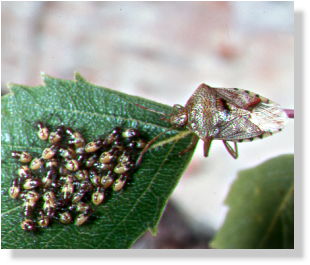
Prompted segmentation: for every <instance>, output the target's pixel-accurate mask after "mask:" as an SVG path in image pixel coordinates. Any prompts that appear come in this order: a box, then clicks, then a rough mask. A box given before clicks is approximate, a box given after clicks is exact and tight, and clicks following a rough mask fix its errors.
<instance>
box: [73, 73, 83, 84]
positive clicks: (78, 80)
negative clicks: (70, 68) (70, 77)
mask: <svg viewBox="0 0 310 265" xmlns="http://www.w3.org/2000/svg"><path fill="white" fill-rule="evenodd" d="M74 79H75V81H77V82H86V80H85V78H84V77H83V76H82V75H81V74H80V73H78V72H75V73H74Z"/></svg>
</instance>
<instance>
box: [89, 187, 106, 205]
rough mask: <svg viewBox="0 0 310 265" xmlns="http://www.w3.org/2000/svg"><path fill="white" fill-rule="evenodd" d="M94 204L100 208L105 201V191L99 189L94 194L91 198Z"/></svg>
mask: <svg viewBox="0 0 310 265" xmlns="http://www.w3.org/2000/svg"><path fill="white" fill-rule="evenodd" d="M91 200H92V203H93V204H95V205H96V206H98V205H99V204H101V203H102V202H103V200H104V190H103V189H102V188H97V190H96V191H95V192H93V194H92V196H91Z"/></svg>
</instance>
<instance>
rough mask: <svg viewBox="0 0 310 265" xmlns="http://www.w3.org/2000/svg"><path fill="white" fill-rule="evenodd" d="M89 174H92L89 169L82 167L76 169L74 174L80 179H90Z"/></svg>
mask: <svg viewBox="0 0 310 265" xmlns="http://www.w3.org/2000/svg"><path fill="white" fill-rule="evenodd" d="M89 175H90V174H89V172H88V170H86V169H81V170H78V171H76V172H75V175H74V176H75V177H76V178H77V179H78V180H86V179H88V177H89Z"/></svg>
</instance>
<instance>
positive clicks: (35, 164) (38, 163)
mask: <svg viewBox="0 0 310 265" xmlns="http://www.w3.org/2000/svg"><path fill="white" fill-rule="evenodd" d="M43 165H44V159H43V158H41V157H40V158H38V157H35V158H34V159H32V161H31V163H30V169H32V170H38V169H40V168H41V167H42V166H43Z"/></svg>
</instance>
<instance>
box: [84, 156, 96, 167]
mask: <svg viewBox="0 0 310 265" xmlns="http://www.w3.org/2000/svg"><path fill="white" fill-rule="evenodd" d="M97 159H98V155H97V154H94V155H92V156H90V157H89V158H87V159H86V160H85V166H86V167H88V168H89V167H92V166H93V165H94V164H95V163H96V161H97Z"/></svg>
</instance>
